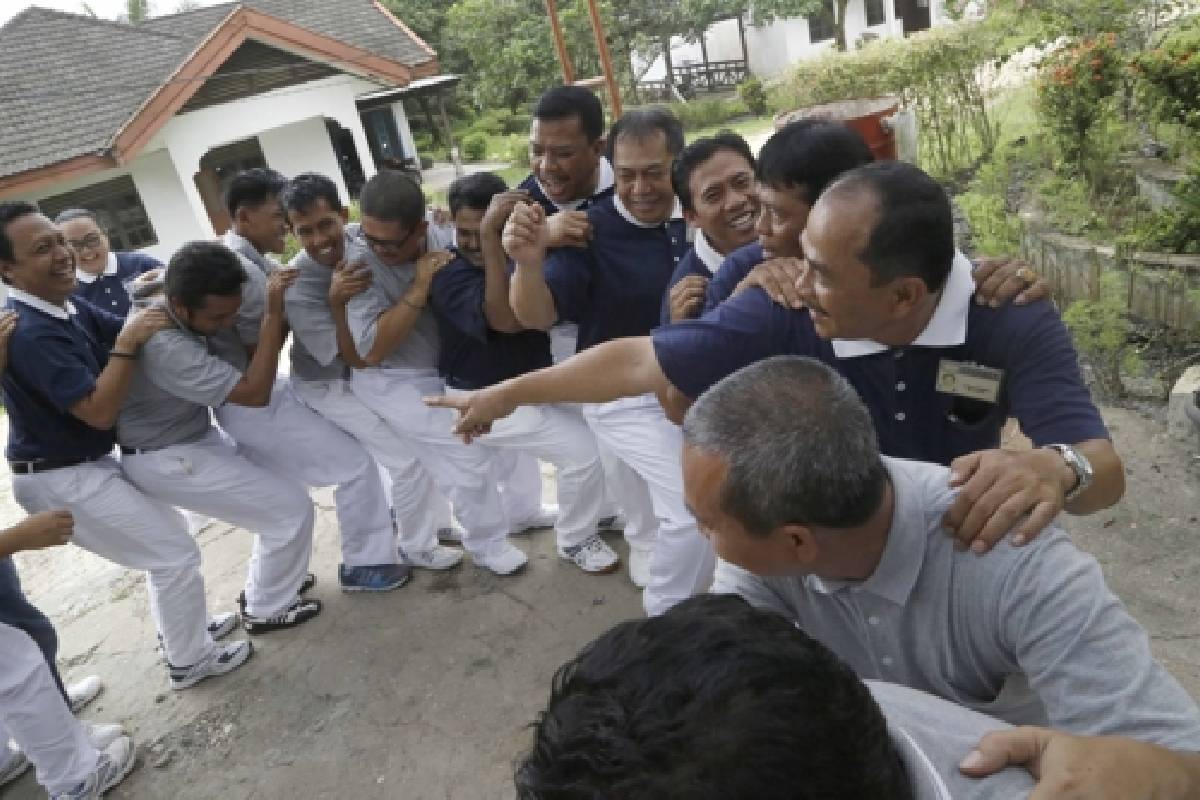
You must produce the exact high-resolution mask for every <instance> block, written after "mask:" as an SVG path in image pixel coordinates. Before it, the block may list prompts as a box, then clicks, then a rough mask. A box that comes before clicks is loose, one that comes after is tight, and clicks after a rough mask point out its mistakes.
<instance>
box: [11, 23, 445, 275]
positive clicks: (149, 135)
mask: <svg viewBox="0 0 1200 800" xmlns="http://www.w3.org/2000/svg"><path fill="white" fill-rule="evenodd" d="M438 69H439V68H438V63H437V56H436V54H435V53H434V51H433V50H432V49H430V48H429V47H428V46H427V45H426V44H425V43H424V42H423V41H421V39H420V38H418V37H417V36H416V35H415V34H413V33H412V32H411V31H410V30H409V29H408V28H407V27H406V26H405V25H404V24H403V23H402V22H401V21H399V20H397V19H396V18H395V17H393V16H392V15H391V14H389V13H388V12H387V11H386V10H384V9H383V7H382V6H380V5H378V4H377V3H374V2H372V0H323V2H322V3H321V4H319V5H316V4H312V3H309V2H306V1H305V0H243V2H240V3H226V4H223V5H219V6H213V7H209V8H204V9H199V10H196V11H191V12H185V13H182V14H175V15H170V16H166V17H158V18H154V19H152V20H148V21H146V22H143V23H140V24H138V25H127V24H122V23H115V22H108V21H104V20H96V19H93V18H90V17H84V16H79V15H72V14H63V13H59V12H54V11H47V10H43V9H39V8H31V9H28V10H26V11H24V12H22V13H21V14H19V15H17V16H16V17H14V18H13V20H12V21H10V22H9V23H8V24H7V25H5V26H4V27H3V28H0V74H3V75H4V76H5V82H6V84H7V86H6V87H5V90H6V91H5V93H6V94H7V93H10V92H11V94H12V95H13V99H12V102H8V101H7V98H3V99H5V102H3V104H2V105H0V199H25V200H31V201H34V202H37V203H38V204H39V205H40V206H41V208H42V209H43V211H45V212H46V213H47V214H48V215H51V216H53V215H54V214H56V213H57V212H59V211H61V210H64V209H65V208H69V207H83V208H89V209H91V210H93V211H95V212H96V213H97V215H98V217H99V218H100V219H101V223H102V224H103V225H104V227H105V228H106V229H107V230H108V231H109V234H110V238H112V240H113V245H114V247H115V248H117V249H142V250H146V251H147V252H150V253H151V254H153V255H156V256H158V257H160V258H164V259H165V258H166V257H169V255H170V254H171V253H172V252H173V251H174V249H175V248H177V247H178V246H179V245H180V244H182V243H183V242H185V241H188V240H192V239H211V238H213V237H214V236H216V235H218V234H220V233H222V232H223V231H224V230H225V229H226V228H227V227H228V225H229V218H228V215H227V214H226V212H225V211H224V208H223V204H222V201H221V197H222V193H223V189H224V187H225V185H226V183H227V181H228V180H229V178H231V177H232V175H233V174H235V173H236V172H237V171H239V170H242V169H246V168H248V167H253V166H270V167H272V168H274V169H276V170H278V171H280V172H282V173H283V174H284V175H294V174H296V173H298V172H303V171H315V172H321V173H323V174H326V175H328V176H330V177H331V178H333V179H334V180H335V181H336V182H337V183H338V184H339V187H340V188H341V190H342V192H343V195H344V196H346V197H349V196H351V195H352V194H354V193H355V192H356V190H357V187H358V186H361V183H362V181H363V180H365V179H366V178H367V177H369V176H370V175H372V174H374V172H375V171H376V169H377V166H379V165H382V164H383V163H391V162H393V161H404V160H405V159H409V158H413V159H415V158H417V153H416V152H415V148H414V145H413V137H412V133H411V131H410V130H409V126H408V120H407V116H406V115H405V111H404V106H403V104H402V102H401V101H400V100H399V99H396V97H397V94H398V93H400V92H401V91H402V90H403V89H404V87H408V86H410V85H413V84H414V83H419V82H422V81H428V80H429V79H431V78H434V76H437V73H438ZM47 76H54V77H53V79H48V78H47Z"/></svg>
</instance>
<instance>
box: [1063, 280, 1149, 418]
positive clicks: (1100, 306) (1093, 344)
mask: <svg viewBox="0 0 1200 800" xmlns="http://www.w3.org/2000/svg"><path fill="white" fill-rule="evenodd" d="M1125 280H1126V278H1125V276H1124V275H1123V274H1121V273H1115V272H1109V273H1106V274H1105V275H1104V276H1102V277H1101V279H1100V292H1099V294H1100V296H1099V297H1098V298H1095V299H1090V300H1076V301H1075V302H1074V303H1071V305H1069V306H1068V307H1067V310H1066V311H1065V312H1063V322H1065V323H1066V324H1067V327H1068V328H1070V329H1071V334H1072V338H1073V339H1074V341H1075V347H1076V348H1078V349H1079V351H1080V352H1081V353H1082V354H1083V355H1084V356H1086V357H1087V358H1088V360H1089V361H1090V362H1091V364H1092V368H1093V370H1094V375H1095V378H1096V383H1097V385H1098V388H1099V389H1100V393H1101V394H1102V395H1104V396H1106V397H1109V398H1113V399H1119V398H1121V397H1124V396H1125V383H1124V381H1123V380H1122V379H1121V371H1122V369H1124V370H1126V371H1130V372H1133V371H1136V370H1137V368H1138V361H1139V360H1138V356H1137V351H1136V350H1134V349H1133V348H1132V347H1130V346H1129V343H1130V338H1131V336H1132V334H1133V323H1132V322H1131V321H1130V318H1129V313H1128V309H1127V308H1126V300H1125V295H1126V292H1127V287H1126V285H1125Z"/></svg>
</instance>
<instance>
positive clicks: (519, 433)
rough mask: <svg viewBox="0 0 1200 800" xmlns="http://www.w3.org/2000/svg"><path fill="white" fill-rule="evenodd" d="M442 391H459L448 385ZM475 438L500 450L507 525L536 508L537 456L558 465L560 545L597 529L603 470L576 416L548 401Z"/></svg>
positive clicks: (521, 410) (578, 540)
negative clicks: (447, 387)
mask: <svg viewBox="0 0 1200 800" xmlns="http://www.w3.org/2000/svg"><path fill="white" fill-rule="evenodd" d="M446 393H447V394H462V392H456V391H455V390H453V389H447V390H446ZM479 441H480V442H482V443H483V444H485V445H487V446H488V447H491V448H494V449H496V450H497V451H499V453H498V454H497V458H496V465H497V469H498V476H497V477H498V479H499V480H500V481H501V483H500V487H501V497H502V499H503V501H504V504H505V510H506V512H507V513H508V515H509V522H510V524H511V525H514V526H516V525H520V524H521V523H522V522H524V521H525V520H528V519H531V518H532V517H534V516H535V515H537V514H538V513H539V511H540V510H541V504H542V476H541V470H540V469H539V468H538V464H537V460H536V459H539V458H540V459H541V460H542V461H547V462H549V463H551V464H553V465H554V466H555V467H556V468H557V469H558V511H559V516H558V523H557V524H556V525H555V532H556V534H557V537H558V545H559V547H573V546H574V545H577V544H580V543H581V542H583V540H584V539H586V538H588V537H589V536H591V535H592V534H594V533H595V532H596V521H597V520H599V518H600V510H601V506H602V504H603V502H604V468H603V466H601V464H600V454H599V452H598V451H597V449H596V439H595V436H594V435H593V434H592V432H591V430H590V429H589V428H588V426H587V423H585V422H584V421H583V420H582V419H580V417H579V415H578V414H576V413H573V412H572V411H570V410H567V409H563V408H559V407H557V406H553V405H542V406H521V407H520V408H518V409H517V410H516V411H514V412H513V413H511V414H509V415H508V416H507V417H504V418H503V419H498V420H496V421H495V422H494V423H492V430H491V432H490V433H488V434H487V435H485V436H483V437H481V438H480V439H479ZM506 456H507V457H506Z"/></svg>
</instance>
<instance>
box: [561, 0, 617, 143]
mask: <svg viewBox="0 0 1200 800" xmlns="http://www.w3.org/2000/svg"><path fill="white" fill-rule="evenodd" d="M546 1H547V2H552V0H546ZM588 14H589V15H590V16H591V18H592V30H593V31H595V33H596V50H598V51H599V53H600V67H601V68H602V69H603V70H604V83H605V85H606V86H607V87H608V102H609V105H611V106H612V115H613V119H616V118H617V117H619V116H621V90H620V89H619V88H618V87H617V75H616V73H615V72H613V65H612V56H611V55H610V54H609V52H608V40H607V39H606V38H605V37H604V23H603V22H601V21H600V10H599V9H598V8H596V0H588Z"/></svg>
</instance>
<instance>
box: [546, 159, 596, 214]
mask: <svg viewBox="0 0 1200 800" xmlns="http://www.w3.org/2000/svg"><path fill="white" fill-rule="evenodd" d="M533 181H534V183H536V184H537V187H538V191H540V192H541V193H542V197H545V198H546V199H547V200H550V205H552V206H554V207H555V208H556V209H558V210H559V211H575V210H576V209H578V208H579V207H580V206H581V205H583V204H584V203H586V202H587V201H589V200H595V199H596V195H598V194H602V193H604V192H607V191H608V190H609V189H611V188H612V187H613V184H614V183H615V182H616V175H615V174H614V173H613V168H612V164H610V163H609V161H608V158H607V156H600V166H599V176H598V177H597V178H596V189H595V191H593V192H592V194H591V196H590V197H580V198H579V199H578V200H568V201H567V202H565V203H556V202H554V201H553V200H551V199H550V195H549V194H547V193H546V187H545V186H542V182H541V181H539V180H538V179H537V177H536V176H535V177H534V179H533Z"/></svg>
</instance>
